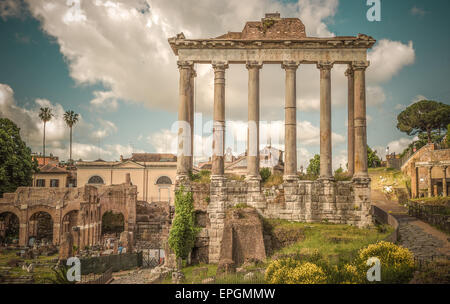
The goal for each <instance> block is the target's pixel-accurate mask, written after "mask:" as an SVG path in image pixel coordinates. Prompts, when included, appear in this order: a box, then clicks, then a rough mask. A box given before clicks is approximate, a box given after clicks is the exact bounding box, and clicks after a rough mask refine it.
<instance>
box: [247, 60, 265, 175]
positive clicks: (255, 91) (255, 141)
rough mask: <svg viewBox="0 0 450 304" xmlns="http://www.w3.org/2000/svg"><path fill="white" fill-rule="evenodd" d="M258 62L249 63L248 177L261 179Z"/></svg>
mask: <svg viewBox="0 0 450 304" xmlns="http://www.w3.org/2000/svg"><path fill="white" fill-rule="evenodd" d="M261 67H262V65H261V64H260V63H258V62H248V63H247V69H248V137H247V147H248V151H247V177H248V178H255V177H256V178H257V177H259V95H260V94H259V92H260V91H259V70H260V69H261Z"/></svg>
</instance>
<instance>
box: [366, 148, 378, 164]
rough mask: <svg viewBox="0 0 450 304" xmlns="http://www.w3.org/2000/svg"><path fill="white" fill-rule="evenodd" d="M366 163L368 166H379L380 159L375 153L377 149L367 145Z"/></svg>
mask: <svg viewBox="0 0 450 304" xmlns="http://www.w3.org/2000/svg"><path fill="white" fill-rule="evenodd" d="M367 164H368V166H369V168H377V167H379V166H381V159H380V158H379V157H378V155H377V151H374V150H372V149H371V148H370V147H369V146H367Z"/></svg>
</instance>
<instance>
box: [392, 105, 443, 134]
mask: <svg viewBox="0 0 450 304" xmlns="http://www.w3.org/2000/svg"><path fill="white" fill-rule="evenodd" d="M449 117H450V106H448V105H445V104H443V103H441V102H436V101H432V100H421V101H419V102H416V103H414V104H412V105H410V106H409V107H407V108H406V109H405V110H404V111H403V112H401V113H400V114H399V115H398V116H397V122H398V123H397V128H398V129H399V130H400V131H402V132H405V133H406V134H408V135H416V134H418V133H420V132H426V134H427V136H428V142H430V143H431V140H432V138H431V133H432V131H433V130H437V129H441V128H442V126H444V125H447V124H448V123H449V122H450V121H449V119H450V118H449Z"/></svg>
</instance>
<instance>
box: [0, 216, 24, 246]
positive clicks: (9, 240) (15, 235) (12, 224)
mask: <svg viewBox="0 0 450 304" xmlns="http://www.w3.org/2000/svg"><path fill="white" fill-rule="evenodd" d="M19 228H20V223H19V218H18V217H17V215H15V214H14V213H12V212H4V213H1V214H0V243H6V244H13V243H18V242H19Z"/></svg>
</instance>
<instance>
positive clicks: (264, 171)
mask: <svg viewBox="0 0 450 304" xmlns="http://www.w3.org/2000/svg"><path fill="white" fill-rule="evenodd" d="M259 175H261V182H262V183H265V182H266V181H267V180H268V179H269V177H270V176H271V175H272V173H271V172H270V169H269V168H262V169H261V170H259Z"/></svg>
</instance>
